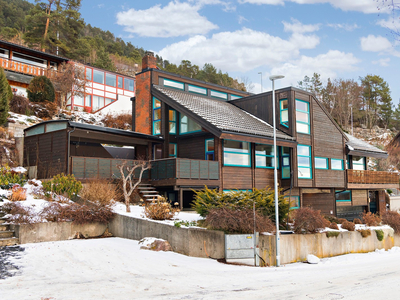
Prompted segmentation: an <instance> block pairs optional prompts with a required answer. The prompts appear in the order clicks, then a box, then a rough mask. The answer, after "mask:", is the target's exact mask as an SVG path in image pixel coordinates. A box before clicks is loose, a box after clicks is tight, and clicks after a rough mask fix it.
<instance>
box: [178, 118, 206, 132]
mask: <svg viewBox="0 0 400 300" xmlns="http://www.w3.org/2000/svg"><path fill="white" fill-rule="evenodd" d="M182 117H186V118H187V122H186V123H185V122H182ZM189 120H190V121H191V122H194V123H195V124H197V125H198V126H200V129H198V130H193V131H182V124H183V125H185V124H186V126H187V128H188V129H189ZM200 131H201V125H200V124H198V123H197V122H196V121H195V120H193V119H191V118H189V116H188V115H185V114H183V113H179V134H180V135H184V134H190V133H194V132H200Z"/></svg>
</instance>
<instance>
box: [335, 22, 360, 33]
mask: <svg viewBox="0 0 400 300" xmlns="http://www.w3.org/2000/svg"><path fill="white" fill-rule="evenodd" d="M327 26H328V27H332V28H334V29H344V30H346V31H353V30H354V29H358V28H360V26H358V25H357V24H355V23H354V24H328V25H327Z"/></svg>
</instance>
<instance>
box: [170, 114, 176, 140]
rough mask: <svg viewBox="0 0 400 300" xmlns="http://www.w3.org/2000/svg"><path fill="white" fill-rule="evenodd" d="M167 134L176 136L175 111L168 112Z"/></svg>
mask: <svg viewBox="0 0 400 300" xmlns="http://www.w3.org/2000/svg"><path fill="white" fill-rule="evenodd" d="M169 133H170V134H176V111H175V110H173V109H170V110H169Z"/></svg>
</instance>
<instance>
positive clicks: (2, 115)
mask: <svg viewBox="0 0 400 300" xmlns="http://www.w3.org/2000/svg"><path fill="white" fill-rule="evenodd" d="M12 96H13V94H12V90H11V87H10V85H9V84H8V81H7V77H6V74H5V73H4V70H3V68H1V67H0V125H2V124H4V123H5V122H6V121H7V117H8V110H9V103H10V100H11V98H12Z"/></svg>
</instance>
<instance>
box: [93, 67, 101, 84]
mask: <svg viewBox="0 0 400 300" xmlns="http://www.w3.org/2000/svg"><path fill="white" fill-rule="evenodd" d="M93 81H94V82H97V83H101V84H104V72H102V71H99V70H93Z"/></svg>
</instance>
